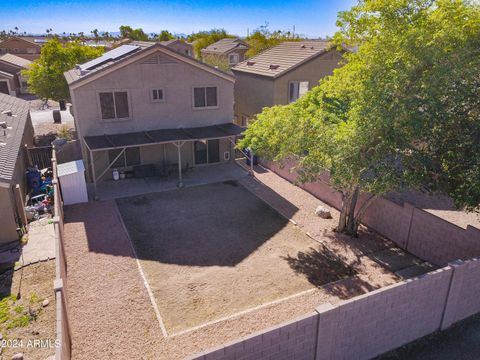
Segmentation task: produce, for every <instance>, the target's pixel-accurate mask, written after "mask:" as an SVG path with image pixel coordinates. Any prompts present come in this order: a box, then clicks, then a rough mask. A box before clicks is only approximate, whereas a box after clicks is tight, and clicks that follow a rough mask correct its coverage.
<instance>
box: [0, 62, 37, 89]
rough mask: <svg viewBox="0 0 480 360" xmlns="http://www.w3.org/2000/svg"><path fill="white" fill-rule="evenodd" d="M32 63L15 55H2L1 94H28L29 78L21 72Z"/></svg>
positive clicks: (0, 67) (0, 72) (0, 63)
mask: <svg viewBox="0 0 480 360" xmlns="http://www.w3.org/2000/svg"><path fill="white" fill-rule="evenodd" d="M31 63H32V62H31V61H30V60H26V59H24V58H21V57H19V56H16V55H13V54H4V55H0V93H2V94H7V95H12V96H17V95H19V94H25V93H26V92H27V78H26V77H25V76H22V74H21V71H22V70H24V69H28V66H29V65H30V64H31Z"/></svg>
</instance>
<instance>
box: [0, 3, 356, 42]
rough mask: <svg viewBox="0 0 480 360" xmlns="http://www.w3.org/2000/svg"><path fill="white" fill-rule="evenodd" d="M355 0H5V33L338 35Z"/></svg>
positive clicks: (1, 17)
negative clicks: (339, 22)
mask: <svg viewBox="0 0 480 360" xmlns="http://www.w3.org/2000/svg"><path fill="white" fill-rule="evenodd" d="M355 2H356V1H355V0H338V1H327V0H304V1H298V0H297V1H293V0H277V1H275V0H240V1H239V0H237V1H226V0H216V1H215V0H186V1H179V0H169V1H164V0H160V1H158V0H157V1H155V0H136V1H131V0H129V1H120V0H116V1H115V0H114V1H105V0H83V1H68V0H67V1H64V0H6V1H5V0H0V30H1V29H6V30H10V29H13V28H14V27H15V26H17V27H19V29H20V31H21V32H23V31H27V32H29V33H44V32H45V29H47V28H52V29H53V31H54V32H56V33H62V32H64V31H65V32H67V33H68V32H75V33H78V32H80V31H83V32H85V33H90V31H91V30H92V29H95V28H97V29H98V30H100V31H118V28H119V26H120V25H130V26H132V27H135V28H136V27H141V28H143V29H144V30H145V31H146V32H148V33H150V32H157V33H158V32H159V31H160V30H162V29H168V30H170V31H172V32H175V33H185V34H189V33H191V32H192V31H198V30H209V29H211V28H225V29H227V30H228V31H229V32H231V33H234V34H237V35H241V36H244V35H246V34H247V29H250V31H251V30H252V29H255V28H257V27H258V26H260V25H262V24H264V23H265V22H267V23H268V24H269V28H270V29H272V30H276V29H281V30H291V29H292V27H293V25H295V27H296V32H297V33H301V34H304V35H307V36H310V37H318V36H325V35H332V34H333V33H334V32H335V21H336V15H337V12H338V11H342V10H347V9H349V8H350V7H351V6H352V5H353V4H354V3H355Z"/></svg>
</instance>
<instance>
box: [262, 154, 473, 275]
mask: <svg viewBox="0 0 480 360" xmlns="http://www.w3.org/2000/svg"><path fill="white" fill-rule="evenodd" d="M262 165H264V166H265V167H267V168H268V169H270V170H272V171H273V172H275V173H276V174H278V175H280V176H281V177H283V178H285V179H287V180H288V181H290V182H293V183H296V181H297V178H298V176H297V174H296V173H292V172H290V171H289V169H290V168H291V167H292V166H293V165H294V163H292V162H290V163H286V164H285V167H280V166H279V165H278V164H275V163H272V162H268V161H262ZM297 185H298V186H300V187H301V188H303V189H305V190H306V191H308V192H310V193H311V194H312V195H314V196H316V197H317V198H319V199H320V200H322V201H323V202H325V203H327V204H329V205H331V206H333V207H334V208H336V209H340V207H341V203H342V199H341V195H340V193H339V192H338V191H336V190H334V189H333V188H331V187H330V186H329V185H328V175H325V176H324V179H323V181H319V182H316V183H306V184H299V183H298V184H297ZM367 197H368V196H367V195H362V196H361V199H360V201H359V204H362V202H363V201H365V200H366V198H367ZM363 223H364V224H365V225H367V226H368V227H370V228H371V229H373V230H375V231H377V232H379V233H380V234H382V235H383V236H385V237H387V238H388V239H390V240H392V241H393V242H395V243H396V244H397V245H398V246H400V247H401V248H403V249H406V250H407V251H409V252H411V253H412V254H414V255H416V256H418V257H420V258H422V259H424V260H427V261H429V262H431V263H433V264H436V265H438V266H445V265H447V264H448V263H449V262H451V261H455V260H457V259H462V260H466V259H469V258H472V257H478V256H480V229H477V228H475V227H473V226H468V227H467V229H463V228H461V227H459V226H457V225H454V224H452V223H449V222H448V221H445V220H444V219H442V218H439V217H438V216H435V215H433V214H431V213H429V212H427V211H424V210H422V209H418V208H415V207H414V206H412V205H411V204H408V203H405V204H404V205H403V206H401V205H398V204H396V203H394V202H392V201H390V200H388V199H386V198H378V199H376V200H375V201H374V202H373V203H372V204H371V205H370V206H369V208H368V209H367V211H366V212H365V215H364V217H363Z"/></svg>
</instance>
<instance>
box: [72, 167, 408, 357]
mask: <svg viewBox="0 0 480 360" xmlns="http://www.w3.org/2000/svg"><path fill="white" fill-rule="evenodd" d="M257 170H258V173H257V179H255V180H253V179H250V180H242V184H243V185H244V186H245V187H247V188H248V190H249V191H251V192H252V193H253V194H255V195H256V196H258V197H260V198H261V199H262V200H264V201H265V202H266V203H267V204H268V205H269V206H271V207H272V208H274V209H275V210H276V211H278V212H279V213H281V214H282V215H284V216H285V217H286V218H289V219H292V220H294V221H295V222H296V223H297V224H298V226H296V227H295V228H291V230H290V226H289V225H288V226H283V227H282V228H281V229H280V231H279V232H280V233H281V232H282V231H288V236H290V235H291V236H293V238H294V241H295V242H298V241H300V239H302V238H303V237H301V236H299V235H298V233H297V231H298V230H300V231H301V232H304V233H306V232H308V233H310V234H311V235H312V237H313V238H314V239H315V240H316V241H317V244H315V243H312V246H310V247H311V248H310V247H309V246H304V247H303V248H302V249H301V250H300V249H295V250H293V249H292V248H290V247H289V246H288V244H285V243H282V246H284V250H283V254H290V256H291V262H290V264H289V266H290V270H287V268H286V267H285V263H284V264H283V265H281V269H282V271H284V272H285V273H287V272H288V271H290V273H289V275H288V276H289V279H295V281H294V286H299V285H300V288H303V287H304V286H305V287H307V288H309V289H311V290H307V291H306V292H302V293H300V295H298V296H295V297H292V298H289V299H287V300H284V301H280V302H275V303H271V304H268V305H266V306H264V307H261V308H257V309H254V310H251V311H246V312H242V313H240V314H238V315H234V316H232V317H229V318H226V319H223V320H222V321H218V322H214V323H210V324H205V325H203V326H201V327H199V328H195V329H190V330H188V329H187V330H186V331H185V332H182V331H181V332H180V333H176V334H173V335H172V334H169V336H167V337H164V336H163V335H162V331H161V329H160V326H159V323H158V321H157V319H156V316H155V312H154V310H153V307H152V306H151V303H150V299H149V296H148V292H147V289H146V288H145V286H144V285H143V282H142V278H141V276H140V274H139V271H138V268H137V265H136V260H135V259H134V257H133V252H132V248H131V244H130V242H129V240H128V235H127V234H126V233H125V230H122V228H123V223H122V219H121V215H120V214H119V210H118V208H117V205H116V203H115V202H114V201H105V202H94V203H88V204H82V205H76V206H73V207H66V209H65V213H66V225H65V236H66V243H67V246H66V252H67V261H68V271H69V273H68V274H69V278H68V293H69V296H70V306H69V310H70V315H71V319H72V330H73V332H74V338H73V359H74V360H75V359H92V358H116V359H133V358H144V359H182V358H184V357H185V356H189V355H193V354H195V353H198V352H201V351H205V350H207V349H209V348H211V347H213V346H219V345H221V344H224V343H227V342H230V341H234V340H236V339H238V338H239V337H242V336H247V335H250V334H252V333H254V332H257V331H261V330H264V329H266V328H267V327H269V326H274V325H277V324H280V323H282V322H285V321H289V320H292V319H294V318H296V317H298V316H302V315H304V314H306V313H309V312H312V311H314V309H315V308H316V307H317V306H319V305H320V304H323V303H326V302H330V303H337V302H339V301H341V300H342V299H348V298H350V297H353V296H355V295H358V294H362V293H365V292H368V291H371V290H373V289H375V288H378V287H381V286H385V285H389V284H392V283H395V282H397V281H399V278H398V277H397V276H395V274H394V273H393V272H392V271H390V270H388V268H389V265H390V264H386V265H387V266H386V267H384V266H382V265H380V264H379V263H378V262H376V261H374V260H375V259H374V255H375V254H377V253H378V252H381V251H384V250H389V249H391V248H392V246H393V244H392V243H391V242H389V241H387V240H385V239H383V238H381V237H379V236H377V235H375V234H374V233H369V232H367V231H363V232H362V234H361V236H360V238H359V239H350V238H348V237H342V236H338V234H335V233H334V232H333V231H332V230H331V229H332V228H333V227H334V226H335V224H336V221H337V216H338V213H337V212H336V211H335V210H334V209H332V215H333V219H329V220H325V219H320V218H318V217H317V216H316V215H315V214H314V209H315V208H316V206H317V205H319V204H321V202H320V201H319V200H318V199H316V198H314V197H313V196H312V195H310V194H308V193H307V192H305V191H303V190H301V189H299V188H298V187H295V186H294V185H292V184H290V183H289V182H288V181H286V180H284V179H282V178H280V177H279V176H277V175H275V174H273V173H271V172H269V171H266V170H262V169H260V168H259V169H257ZM228 186H230V185H228ZM181 191H186V192H188V191H189V189H188V188H187V189H184V190H181ZM181 191H174V192H172V194H175V193H176V194H180V193H181ZM138 200H139V204H140V205H141V207H143V206H145V207H146V208H149V207H150V209H151V212H146V216H153V215H154V214H155V212H154V211H155V210H154V207H153V206H152V203H150V204H148V197H147V198H146V200H144V199H141V198H139V199H138ZM142 203H143V204H142ZM253 204H255V206H260V205H258V202H253ZM228 205H230V207H232V208H234V207H235V204H234V203H228V202H225V205H224V206H222V207H221V208H219V209H215V210H213V211H209V212H207V211H204V212H205V215H204V217H203V218H202V217H201V216H199V217H198V219H197V220H196V221H197V222H198V223H201V222H202V220H203V219H205V224H208V223H210V222H211V221H212V220H211V219H210V218H209V217H213V218H214V219H217V218H218V219H224V216H222V215H221V214H219V213H221V212H222V211H224V209H225V207H226V206H228ZM202 207H204V206H203V204H202ZM201 209H202V208H200V210H198V209H192V208H191V207H188V208H176V209H175V211H172V214H173V213H174V212H177V213H178V212H180V215H182V216H183V217H186V218H188V215H189V214H190V213H193V214H200V212H201ZM162 211H163V213H165V212H166V210H164V209H163V210H162ZM252 211H253V209H252ZM267 211H268V210H267ZM274 219H275V224H277V225H276V226H278V224H281V223H282V221H281V220H279V219H278V217H274ZM131 221H132V222H133V225H130V227H132V226H136V225H135V223H136V222H138V223H140V222H142V221H144V220H143V219H142V218H141V217H140V216H137V217H136V218H135V219H132V220H131ZM170 221H173V220H172V218H171V217H169V218H168V219H158V218H157V222H158V224H157V225H158V233H159V234H162V231H164V229H169V228H171V227H173V226H175V227H177V228H178V227H179V226H178V223H177V224H174V223H172V225H170V224H169V222H170ZM222 221H224V220H222ZM236 221H238V219H237V220H236ZM242 222H244V223H246V224H248V223H249V221H248V220H242ZM285 224H286V222H285ZM223 226H224V228H225V232H228V231H229V223H224V224H223ZM270 229H271V230H273V229H272V228H271V227H270ZM138 230H139V229H138V228H137V231H138ZM140 230H141V229H140ZM187 230H188V228H185V229H182V228H180V233H181V234H183V235H182V236H184V235H185V231H187ZM201 230H202V232H199V233H191V235H190V237H191V238H190V239H188V238H186V239H184V241H187V243H188V244H195V243H196V242H198V243H199V244H202V241H204V239H203V237H204V235H205V234H204V232H207V231H209V229H208V227H207V226H205V227H204V228H203V229H201ZM169 234H170V235H172V233H171V232H169ZM137 235H138V236H140V237H141V236H142V234H137ZM272 235H273V234H272ZM284 235H285V236H286V235H287V233H285V234H284ZM144 236H148V234H144ZM266 236H268V234H267V233H266V234H263V237H264V238H265V237H266ZM143 240H146V238H145V239H143ZM279 240H280V238H279V239H278V240H276V241H279ZM237 241H238V240H237ZM301 241H303V240H301ZM268 242H269V241H266V240H264V241H263V242H261V243H260V244H258V243H257V244H255V243H253V244H249V243H248V242H245V244H242V246H238V245H237V247H238V248H239V249H238V250H239V253H240V255H237V256H236V257H235V256H234V257H230V258H228V257H218V256H207V255H208V254H207V253H203V254H202V247H200V246H197V247H193V248H192V250H191V254H190V259H197V264H194V263H190V264H187V263H185V258H186V257H185V254H184V253H182V251H180V250H181V249H179V248H180V247H181V246H179V248H175V247H172V246H169V247H167V248H166V249H167V250H169V251H170V253H168V254H165V255H160V256H164V258H163V261H165V266H169V268H170V270H172V271H170V273H167V274H164V276H163V278H162V280H161V281H163V282H164V284H168V282H169V279H168V278H169V277H172V278H180V277H181V275H182V274H181V270H182V268H185V267H186V266H187V265H190V266H191V267H192V268H195V269H197V270H202V269H203V270H202V271H199V272H198V274H199V277H200V278H201V281H199V282H197V283H195V284H197V285H195V287H194V288H193V290H191V292H192V294H194V295H196V296H197V298H198V295H203V294H204V291H205V290H204V289H203V287H202V286H198V284H200V283H201V282H205V279H207V280H209V279H208V273H207V272H205V270H206V268H207V267H210V268H211V269H212V270H211V271H212V272H214V269H216V270H223V271H227V272H228V271H229V270H230V269H233V268H235V267H237V268H239V269H240V267H241V264H242V263H244V262H246V263H248V262H249V261H251V260H250V256H252V255H251V254H252V252H253V253H255V252H256V251H259V252H262V253H263V254H264V258H265V259H266V260H265V261H267V260H268V261H271V259H269V258H268V255H269V254H271V255H272V256H276V257H277V259H278V255H279V252H278V250H276V248H277V246H274V247H272V249H270V250H269V249H268V245H267V244H268ZM152 243H153V239H152ZM322 243H323V244H325V246H327V247H328V248H329V249H330V250H332V249H333V250H332V251H333V252H334V253H335V254H336V255H337V256H340V257H341V258H342V260H343V262H344V263H347V264H348V265H350V266H352V267H353V268H354V269H355V271H356V272H357V275H354V276H351V277H347V278H345V279H342V280H339V281H337V282H334V283H329V284H325V285H320V284H321V283H322V281H323V280H324V279H322V276H320V277H319V276H318V273H319V271H318V269H323V270H324V271H325V269H326V267H325V266H324V265H325V264H324V263H323V262H322V261H317V260H318V258H319V256H320V255H321V254H323V253H324V251H323V250H324V249H323V246H322V245H321V244H322ZM151 246H152V247H154V248H155V249H156V250H155V252H153V251H152V252H151V253H148V252H147V251H146V249H144V252H143V253H142V254H143V257H144V259H142V260H140V262H141V263H142V267H145V266H150V265H148V264H147V263H148V262H149V261H151V262H153V261H155V258H157V257H158V256H159V254H158V253H157V250H158V249H159V248H161V244H152V245H151ZM210 250H212V252H213V253H214V254H215V255H218V254H222V252H221V251H220V250H222V251H223V254H228V251H227V250H229V249H228V248H227V249H225V248H224V249H218V250H217V249H212V248H210ZM139 252H140V251H139ZM167 255H168V258H167ZM253 257H254V256H253ZM287 257H288V255H287ZM399 257H400V260H403V258H402V255H401V254H400V255H398V256H397V257H395V259H396V260H398V258H399ZM168 259H170V260H168ZM180 259H184V260H183V265H182V263H180ZM198 259H200V260H201V261H203V262H205V263H204V264H199V263H198V262H199V260H198ZM320 259H322V257H321V256H320ZM192 261H193V260H192ZM207 261H209V264H210V265H209V266H206V265H207ZM252 261H254V263H255V264H257V265H258V266H259V267H260V269H257V271H258V274H260V273H261V272H262V267H261V265H262V264H261V262H260V263H259V262H258V261H255V259H252ZM157 266H158V265H156V266H152V268H153V269H155V268H157ZM150 271H151V270H150ZM187 271H188V272H189V273H190V274H189V275H188V276H191V278H192V282H194V281H195V277H196V272H195V271H192V270H191V269H188V270H187ZM243 271H245V269H243ZM269 271H271V270H269ZM292 273H295V275H292ZM232 274H233V272H232ZM249 274H251V275H252V274H254V272H253V269H251V270H250V272H249ZM184 275H185V276H186V275H187V274H184ZM274 275H275V274H273V276H274ZM232 276H233V275H232ZM268 276H270V274H269V275H268ZM227 278H228V277H227ZM147 279H148V273H147ZM231 279H234V278H231ZM252 279H255V278H252ZM262 281H265V279H262ZM267 281H268V280H267ZM279 281H280V284H275V283H271V284H268V285H267V286H271V287H272V288H273V291H272V294H273V293H274V291H276V290H280V291H285V289H291V288H290V287H289V286H290V285H285V284H282V283H281V281H282V279H280V280H279ZM232 283H233V281H232ZM265 284H266V283H265V282H264V285H265ZM224 285H225V286H227V285H228V286H229V288H228V287H226V290H225V291H229V290H230V289H234V290H236V284H235V283H233V284H227V283H226V282H224ZM312 285H313V286H314V287H312ZM171 286H172V288H171V290H170V291H173V290H174V288H173V283H172V284H171ZM252 289H255V287H252ZM185 293H186V292H185ZM206 293H207V294H208V291H207V292H206ZM265 294H267V292H263V295H265ZM219 295H223V294H220V292H217V295H216V296H219ZM161 296H162V294H160V295H158V294H157V305H158V306H159V307H161V306H165V305H163V304H162V298H161ZM224 297H225V298H226V299H227V300H228V301H234V302H235V301H237V300H235V299H232V298H231V297H230V296H229V295H228V294H225V296H224ZM254 298H255V294H253V293H252V294H251V297H249V299H250V300H248V301H250V302H251V301H252V299H254ZM181 301H192V300H188V299H184V300H181ZM197 303H199V304H200V305H201V306H203V309H208V308H210V309H211V307H210V306H205V304H201V302H198V300H197ZM180 304H181V303H180ZM191 304H192V303H190V304H187V305H188V306H190V305H191ZM231 305H235V306H238V308H241V307H242V304H241V303H240V302H237V303H233V302H232V303H231ZM169 306H170V307H171V305H169ZM218 306H219V307H221V306H222V304H221V303H220V304H219V305H218ZM225 309H226V308H225ZM190 314H192V312H190ZM214 315H215V316H214V317H216V316H218V314H214ZM167 316H168V314H167ZM212 318H213V317H212ZM195 321H196V320H195ZM171 326H172V324H170V327H171Z"/></svg>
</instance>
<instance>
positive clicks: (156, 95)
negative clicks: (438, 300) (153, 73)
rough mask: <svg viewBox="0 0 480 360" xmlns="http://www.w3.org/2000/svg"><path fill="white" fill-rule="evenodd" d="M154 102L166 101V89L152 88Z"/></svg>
mask: <svg viewBox="0 0 480 360" xmlns="http://www.w3.org/2000/svg"><path fill="white" fill-rule="evenodd" d="M151 99H152V102H164V101H165V91H164V90H163V89H160V88H159V89H152V92H151Z"/></svg>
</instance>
